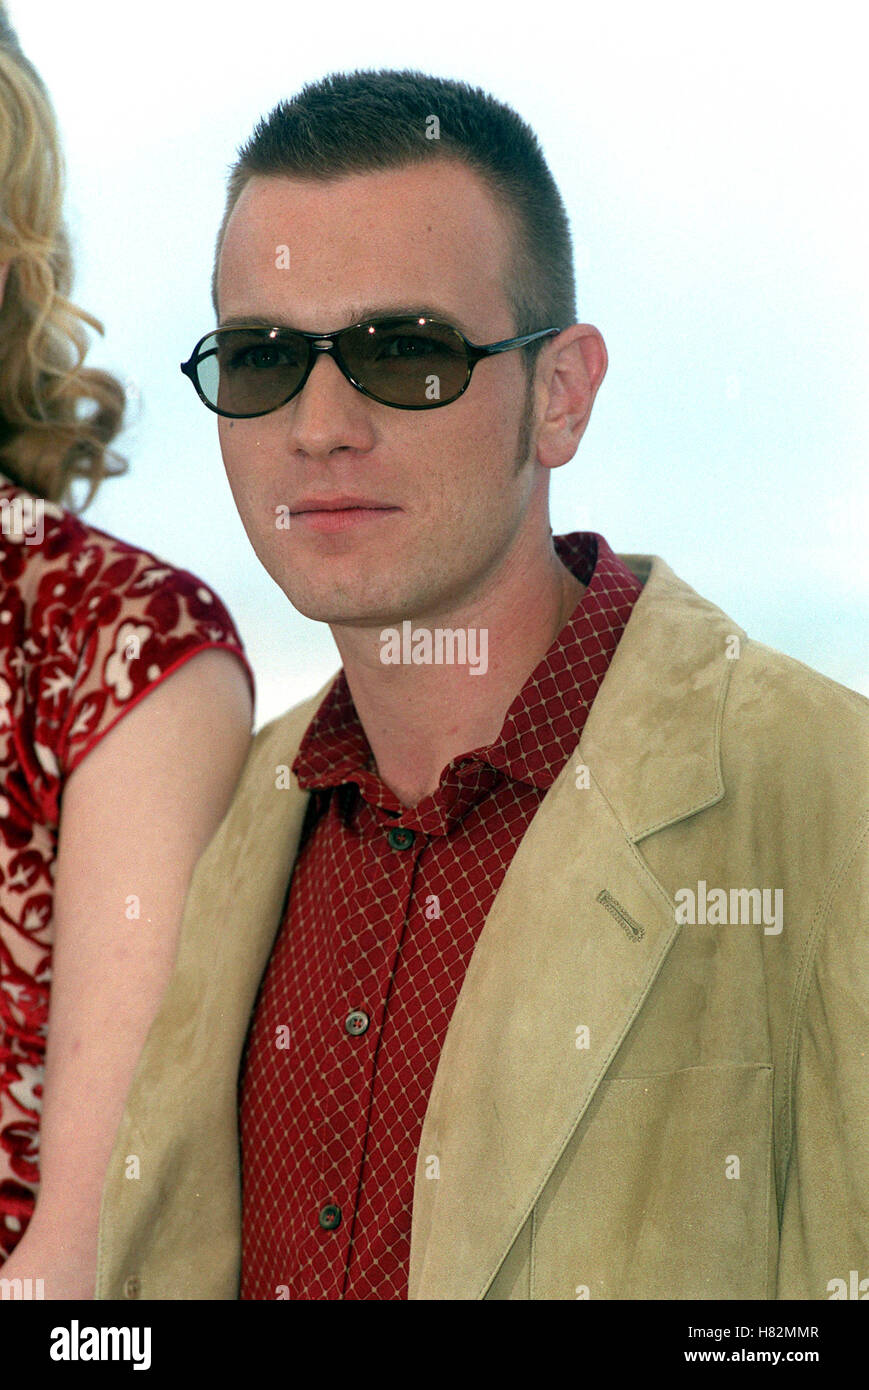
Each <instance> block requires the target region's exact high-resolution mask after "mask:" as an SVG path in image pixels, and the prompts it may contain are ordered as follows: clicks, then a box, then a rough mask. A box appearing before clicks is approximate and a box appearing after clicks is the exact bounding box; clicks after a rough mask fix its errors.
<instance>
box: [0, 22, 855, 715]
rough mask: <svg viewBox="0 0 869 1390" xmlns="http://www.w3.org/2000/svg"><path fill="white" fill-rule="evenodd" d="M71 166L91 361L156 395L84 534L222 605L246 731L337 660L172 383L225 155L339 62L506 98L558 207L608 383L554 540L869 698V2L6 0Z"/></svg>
mask: <svg viewBox="0 0 869 1390" xmlns="http://www.w3.org/2000/svg"><path fill="white" fill-rule="evenodd" d="M9 10H10V13H11V17H12V19H13V22H14V23H15V24H16V26H17V28H18V31H19V36H20V38H21V41H22V45H23V47H24V48H25V51H26V52H27V53H28V55H29V56H30V58H31V59H32V61H33V62H34V63H35V65H36V66H37V68H38V69H39V70H40V72H41V73H42V76H43V78H44V79H45V81H46V83H47V84H48V86H49V89H50V91H51V93H52V96H53V99H54V103H55V106H56V109H57V113H58V118H59V121H60V126H61V131H62V135H63V139H64V144H65V150H66V157H67V167H68V199H67V207H68V220H69V223H70V227H71V231H72V233H73V237H74V246H75V250H76V256H77V276H76V285H75V290H74V294H75V298H76V299H77V301H78V302H79V303H80V304H82V305H83V306H84V307H85V308H87V309H89V310H90V311H91V312H92V313H94V314H96V315H97V317H99V318H101V319H102V320H103V322H104V324H105V326H106V336H105V338H104V339H102V340H97V341H96V342H95V343H94V349H93V351H92V353H91V356H90V358H89V361H91V362H92V363H93V364H95V365H101V366H105V367H108V368H110V369H111V370H113V371H116V372H117V373H118V374H119V375H121V376H122V377H126V378H130V379H131V380H132V381H133V382H134V383H135V384H136V386H137V387H138V389H139V391H140V393H141V407H140V410H139V414H138V420H137V422H136V424H135V426H134V427H133V428H132V429H130V430H129V431H128V432H127V433H126V434H125V436H124V437H123V439H122V440H121V441H120V445H119V447H120V448H121V449H122V451H124V452H125V453H126V454H127V455H128V457H129V458H130V463H131V467H130V471H129V473H128V474H127V475H126V476H125V477H124V478H123V479H118V480H117V481H111V482H108V483H106V484H105V486H104V488H103V489H102V491H101V493H100V495H99V496H98V498H97V501H96V502H95V504H94V505H93V507H92V508H90V509H89V510H88V512H87V513H86V514H85V519H86V520H88V521H90V523H91V524H92V525H95V526H98V527H101V528H102V529H104V530H107V531H110V532H113V533H115V534H117V535H120V536H122V537H123V538H124V539H126V540H129V541H131V542H133V543H134V544H137V545H140V546H142V547H144V548H145V549H149V550H152V551H154V552H156V553H157V554H158V555H160V556H161V557H164V558H165V559H167V560H169V561H171V562H172V563H174V564H176V565H179V566H181V567H183V568H186V569H190V570H193V571H194V573H197V574H198V575H200V576H201V577H202V578H203V579H204V580H205V581H206V582H207V583H209V584H210V585H211V586H213V587H214V588H215V589H216V590H217V592H218V593H219V594H220V596H221V597H222V598H223V600H224V602H225V603H226V604H227V606H228V607H229V609H230V611H231V612H232V615H233V617H234V619H235V621H236V623H237V625H238V627H239V629H240V631H241V634H242V637H243V639H244V641H245V644H246V646H247V648H248V653H249V656H250V658H251V661H252V664H253V667H254V671H255V674H256V677H257V683H258V698H257V714H256V722H257V725H258V726H259V725H261V724H262V723H264V722H265V721H266V720H267V719H270V718H272V717H273V716H275V715H276V714H278V713H280V712H281V711H282V710H284V709H286V708H288V707H289V706H290V705H291V704H293V703H295V702H296V701H298V700H300V699H302V698H303V697H304V696H306V695H308V694H311V693H313V692H314V691H315V690H316V689H317V688H318V687H319V686H320V685H321V684H322V683H323V682H324V681H325V680H326V679H327V677H328V676H329V675H330V674H331V673H332V672H333V671H335V670H337V669H338V666H339V665H340V659H339V657H338V653H337V650H336V648H335V646H334V643H333V641H332V638H331V634H330V632H329V629H328V627H326V626H325V625H324V624H318V623H315V622H312V621H310V620H309V619H307V618H304V617H302V616H301V614H298V613H297V612H296V611H295V610H294V609H293V608H292V607H291V605H290V604H289V602H288V600H287V599H286V598H285V597H284V595H283V594H282V593H281V591H280V590H279V589H278V588H277V586H276V585H275V584H274V583H273V581H272V580H271V579H270V578H269V576H268V575H267V574H266V572H265V570H263V569H262V567H261V566H260V564H259V561H258V560H257V559H256V556H255V555H254V553H253V550H252V549H251V547H250V544H249V542H248V540H247V537H246V536H245V533H244V531H243V529H242V526H241V522H240V521H239V519H238V516H237V514H236V511H235V506H234V503H233V500H232V496H231V494H230V492H229V488H228V485H227V483H226V480H225V476H224V472H223V466H222V463H221V459H220V451H219V448H218V441H217V426H216V417H215V416H213V415H211V414H210V413H208V412H206V410H205V409H204V407H203V406H202V405H201V404H200V402H199V401H198V400H197V399H196V397H195V396H194V393H193V390H192V388H191V386H190V383H189V382H188V381H186V380H185V379H184V378H183V377H182V375H181V373H180V372H179V370H178V363H179V362H181V361H182V359H184V358H186V357H187V356H188V355H189V353H190V350H191V348H192V347H193V344H194V342H195V341H196V339H197V338H199V337H200V336H201V335H202V334H203V333H205V332H207V331H208V330H209V329H210V328H211V327H213V325H214V318H213V311H212V308H211V304H210V299H209V278H210V273H211V258H212V251H213V246H214V238H215V234H216V231H217V227H218V224H219V221H220V216H221V212H222V207H223V197H224V188H225V178H226V174H227V171H228V166H229V164H230V163H231V162H232V160H233V158H234V155H235V152H236V149H237V147H238V145H239V144H240V143H241V142H242V141H243V140H245V139H246V138H247V137H248V135H249V134H250V132H251V130H252V128H253V125H254V123H255V121H256V120H257V119H258V117H259V116H260V115H261V114H264V113H266V112H267V111H268V110H269V109H270V108H271V107H272V106H273V105H274V104H275V103H276V102H277V101H278V100H280V99H281V98H282V97H286V96H290V95H292V94H293V93H294V92H295V91H297V90H298V89H299V88H300V87H301V86H302V85H303V84H304V83H305V82H307V81H311V80H314V79H316V78H318V77H320V76H322V75H324V74H325V73H327V72H330V71H334V70H338V69H344V70H347V69H352V68H357V67H416V68H420V69H422V70H423V71H425V72H429V73H433V74H435V75H438V76H446V77H456V78H462V79H465V80H467V81H470V82H473V83H474V84H477V85H480V86H483V87H485V88H486V89H487V90H489V91H491V92H492V93H493V94H494V95H495V96H497V97H499V98H501V99H502V100H506V101H507V102H509V103H510V104H511V105H513V106H515V108H516V109H517V110H518V111H519V112H520V114H521V115H523V116H524V117H525V119H526V120H528V121H529V122H530V124H531V125H532V127H533V128H534V129H535V130H536V131H537V134H538V136H539V137H540V139H541V142H542V144H543V148H544V151H545V153H546V155H547V158H548V160H549V163H550V167H551V168H552V170H553V173H554V175H555V178H556V181H557V182H558V184H559V186H560V188H561V190H562V193H563V196H564V198H565V201H566V204H567V207H568V210H569V212H570V216H571V220H572V225H573V232H574V241H575V249H576V261H577V273H578V281H579V305H580V318H581V319H582V320H583V321H588V322H592V323H595V324H596V325H597V326H598V327H599V328H600V329H601V331H602V333H603V335H604V338H605V340H606V342H607V346H608V349H609V354H610V368H609V373H608V375H607V378H606V380H605V381H604V384H603V386H602V388H601V391H600V394H599V396H598V400H597V403H596V405H595V409H594V414H593V416H592V420H591V423H590V425H589V428H588V430H587V432H586V435H585V438H584V440H583V441H582V443H581V444H580V448H579V451H578V453H577V455H576V457H575V458H574V459H573V460H572V462H571V463H569V464H567V465H566V466H565V467H564V468H562V469H558V470H555V471H554V473H553V477H552V486H551V500H552V507H551V512H552V527H553V531H554V532H555V533H556V534H558V533H560V532H564V531H576V530H597V531H600V532H602V533H603V535H605V536H606V538H607V539H608V541H609V542H610V544H611V545H612V546H613V547H614V549H616V550H620V551H622V552H641V553H654V554H658V555H661V556H662V557H663V558H664V559H665V560H666V561H667V562H668V564H670V565H671V567H672V568H673V569H675V570H676V572H677V574H679V575H680V576H681V577H682V578H683V579H685V580H686V581H687V582H688V583H690V584H692V585H693V586H694V588H696V589H697V590H698V591H699V592H700V593H701V594H703V595H704V596H705V597H707V598H710V599H712V600H713V601H714V602H716V603H718V604H719V605H720V606H721V607H722V608H724V609H725V611H727V612H728V613H729V614H730V615H731V616H732V617H733V618H734V620H735V621H736V622H737V623H739V624H740V625H741V626H742V627H744V628H745V629H746V630H747V631H748V633H749V634H750V635H751V636H753V637H755V638H756V639H758V640H760V641H762V642H765V643H767V644H768V645H770V646H773V647H777V648H779V649H780V650H782V651H785V652H787V653H789V654H790V655H792V656H794V657H797V658H798V659H799V660H801V661H803V662H806V663H807V664H808V665H810V666H813V667H815V668H816V669H818V670H820V671H823V672H824V673H825V674H826V675H829V676H831V677H832V678H833V679H835V680H837V681H840V682H842V683H843V684H845V685H849V686H852V687H854V688H856V689H859V690H862V691H863V692H864V693H866V694H869V660H867V624H866V612H867V597H869V580H867V573H866V563H865V560H866V549H867V548H866V540H865V537H866V529H867V517H869V508H867V491H866V483H865V477H866V467H867V436H869V429H867V423H869V419H867V417H869V411H867V380H869V373H867V367H869V352H867V301H869V270H867V264H869V256H867V248H869V217H867V203H869V198H867V177H866V173H867V169H866V165H867V160H866V150H865V137H866V131H867V129H869V96H867V85H869V84H867V81H866V67H865V54H866V29H867V27H869V26H867V24H866V22H865V21H864V19H863V15H864V14H865V13H866V10H865V7H864V6H863V5H862V4H858V3H856V0H854V3H844V2H843V0H832V3H827V4H826V5H824V6H823V7H817V6H814V5H813V6H809V5H808V4H803V3H790V4H784V3H779V0H755V3H753V4H745V3H729V4H727V5H716V6H714V7H713V6H712V5H709V4H707V3H703V0H694V3H692V4H687V3H675V2H674V0H671V2H670V3H659V2H656V3H639V0H636V2H634V3H627V2H626V0H621V2H619V0H616V2H615V3H612V2H611V0H607V3H603V2H602V0H596V3H594V4H587V3H585V0H571V3H563V0H557V3H555V4H554V5H552V4H550V5H548V6H540V7H537V6H534V5H532V4H529V3H528V2H527V0H525V3H524V4H521V5H518V4H517V5H514V4H503V3H500V0H498V2H493V0H471V3H468V0H464V2H463V3H457V2H456V0H438V3H435V4H433V5H432V4H424V3H420V4H411V3H408V0H398V3H395V2H394V0H389V2H388V3H382V0H381V3H378V0H370V3H368V4H365V5H359V4H358V3H357V2H356V0H353V3H348V0H331V3H328V4H313V5H312V4H297V3H287V0H259V3H257V4H256V5H251V6H246V5H244V4H240V3H237V0H233V3H227V0H186V2H185V0H173V2H172V3H170V2H169V0H149V3H148V4H145V5H120V4H118V3H117V0H77V3H75V4H73V5H71V4H68V3H66V0H9Z"/></svg>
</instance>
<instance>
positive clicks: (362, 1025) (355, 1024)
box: [344, 1009, 370, 1038]
mask: <svg viewBox="0 0 869 1390" xmlns="http://www.w3.org/2000/svg"><path fill="white" fill-rule="evenodd" d="M369 1022H370V1019H369V1017H368V1015H367V1013H366V1012H365V1010H364V1009H354V1010H353V1012H352V1013H349V1014H348V1015H347V1017H346V1018H345V1020H344V1032H345V1033H349V1034H350V1036H351V1037H352V1038H358V1037H360V1035H361V1034H362V1033H364V1032H365V1031H366V1030H367V1028H368V1024H369Z"/></svg>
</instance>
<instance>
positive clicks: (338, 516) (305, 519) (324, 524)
mask: <svg viewBox="0 0 869 1390" xmlns="http://www.w3.org/2000/svg"><path fill="white" fill-rule="evenodd" d="M400 510H401V508H400V507H390V506H385V505H382V504H380V503H376V502H364V503H363V502H351V503H342V504H338V505H335V504H334V503H329V504H324V503H320V504H319V505H317V506H312V505H304V506H302V507H300V508H299V509H295V508H294V509H293V510H292V511H291V516H292V518H293V522H294V523H295V524H296V525H298V524H301V525H302V526H304V527H305V529H306V530H310V531H347V530H349V529H350V528H352V527H357V526H365V525H368V524H370V523H372V522H377V521H380V520H381V519H382V518H383V517H386V516H389V515H391V514H393V513H396V512H399V511H400Z"/></svg>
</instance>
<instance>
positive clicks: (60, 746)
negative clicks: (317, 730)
mask: <svg viewBox="0 0 869 1390" xmlns="http://www.w3.org/2000/svg"><path fill="white" fill-rule="evenodd" d="M0 595H2V597H0V685H2V684H3V683H4V682H5V684H6V686H7V690H8V698H10V699H11V702H12V706H13V708H15V707H17V708H18V712H19V715H20V717H22V718H25V717H26V720H27V723H28V724H29V725H30V728H31V730H32V732H33V734H34V737H35V739H36V743H37V745H38V747H39V749H40V750H41V752H42V758H41V760H42V761H45V760H46V759H47V760H48V762H49V766H50V770H51V771H52V772H55V773H63V772H66V773H68V772H69V771H71V770H72V768H73V767H74V766H76V765H77V764H78V762H79V761H80V759H81V757H82V756H84V754H85V753H86V752H87V751H89V749H90V748H91V747H93V746H94V743H95V742H96V741H97V739H98V738H99V737H100V736H101V735H102V734H103V733H105V732H106V731H107V730H108V728H110V727H111V726H112V725H113V724H114V723H116V722H117V720H118V719H119V718H121V717H122V715H123V713H124V712H125V711H126V710H127V709H130V708H132V707H133V705H135V704H136V703H138V701H139V700H140V699H142V698H143V696H144V695H146V694H147V693H148V691H149V690H151V689H152V688H154V687H155V686H156V685H157V684H159V682H160V681H161V680H163V679H164V678H165V677H166V676H167V675H169V674H170V673H171V672H172V671H174V670H175V669H176V668H177V667H178V666H180V665H181V664H182V663H183V662H185V661H187V660H188V659H189V658H190V657H192V656H194V655H196V653H198V652H199V651H203V650H206V649H209V648H225V649H227V650H228V651H230V652H233V653H235V654H236V655H237V656H238V657H239V659H240V660H241V662H242V664H243V666H244V668H245V673H246V676H247V679H248V683H249V685H250V687H251V691H252V692H253V677H252V674H251V671H250V667H249V665H248V663H247V660H246V658H245V656H244V648H243V644H242V641H241V638H240V636H239V633H238V631H237V629H236V627H235V624H234V622H233V620H232V618H231V616H230V614H229V612H228V610H227V609H226V607H225V605H224V604H223V602H222V601H221V599H220V597H219V595H218V594H217V593H215V591H214V590H213V589H212V588H211V587H210V586H209V585H208V584H206V583H205V582H204V581H203V580H202V579H201V578H200V577H199V576H198V575H196V574H193V573H192V572H191V571H189V570H185V569H181V568H179V567H178V566H177V565H173V564H170V563H169V562H167V561H165V560H163V559H161V558H160V557H159V556H157V555H155V554H154V553H153V552H151V551H149V550H146V549H144V548H143V547H141V546H137V545H133V544H131V543H130V542H128V541H125V540H122V539H120V538H119V537H117V536H113V535H110V534H109V533H108V532H106V531H102V530H100V529H99V527H95V526H91V525H90V524H89V523H87V522H85V521H83V520H82V519H81V518H80V517H78V516H76V515H75V514H74V513H72V512H71V511H69V510H68V509H67V508H65V507H62V506H59V505H57V504H55V503H51V502H45V501H43V500H42V499H41V498H36V497H33V496H32V495H31V494H29V493H27V492H26V491H25V490H24V489H23V488H20V487H18V486H16V485H14V484H12V483H9V482H8V481H7V480H5V479H4V478H2V476H0ZM0 693H2V692H0ZM16 697H17V698H16ZM49 750H50V753H51V756H49Z"/></svg>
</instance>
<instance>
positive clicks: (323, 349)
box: [180, 314, 564, 420]
mask: <svg viewBox="0 0 869 1390" xmlns="http://www.w3.org/2000/svg"><path fill="white" fill-rule="evenodd" d="M408 322H413V323H416V324H419V325H420V326H422V325H423V323H425V324H431V325H432V326H433V327H435V328H448V329H450V331H451V332H453V333H455V335H456V337H457V338H458V339H460V341H461V342H462V344H463V345H464V349H465V355H466V357H467V360H468V371H467V376H466V377H465V380H464V384H463V385H462V388H461V390H460V391H457V392H456V393H455V395H452V396H450V397H449V398H448V399H447V400H443V401H442V400H436V401H427V402H426V404H425V405H397V404H396V403H395V402H394V401H385V400H384V399H383V398H382V396H376V395H375V394H374V392H373V391H369V390H368V388H367V387H365V386H363V385H362V383H361V382H360V381H357V380H356V378H355V377H354V376H353V373H352V372H351V371H350V368H349V367H348V366H347V363H346V362H345V361H344V359H343V357H342V356H341V349H340V346H339V344H340V341H341V338H342V337H343V336H344V334H345V333H352V332H354V331H356V330H357V329H360V328H368V327H369V326H371V327H374V328H389V327H393V326H396V325H399V324H402V323H408ZM254 329H257V330H259V331H260V332H261V333H262V334H263V335H264V338H268V337H269V336H272V337H274V336H275V335H278V334H281V335H286V334H292V335H293V336H294V337H295V338H302V339H304V341H305V342H306V343H307V345H308V361H307V365H306V366H305V370H304V372H303V373H302V378H301V380H300V382H299V384H298V386H297V387H296V388H295V389H294V390H293V391H291V392H290V394H289V395H288V396H285V397H284V399H283V400H282V401H279V402H278V403H277V405H272V406H269V408H268V410H256V411H254V412H253V413H252V414H250V415H239V414H235V413H234V412H232V411H228V410H220V409H219V408H218V407H217V406H216V405H214V404H213V402H212V401H210V400H209V399H208V397H207V396H206V395H205V393H204V391H203V390H202V387H201V386H200V384H199V374H198V367H199V363H200V361H203V360H204V357H205V356H210V355H211V354H210V353H209V354H203V356H202V357H200V356H199V350H200V348H201V347H202V345H203V343H205V342H207V341H208V339H209V338H213V337H215V336H216V335H217V334H219V333H233V332H238V331H242V332H243V331H245V330H248V331H253V330H254ZM563 331H564V330H563V329H561V328H541V329H539V330H538V331H537V332H536V333H525V334H523V335H522V337H520V338H503V339H502V340H501V342H498V343H472V342H470V341H469V340H468V339H467V338H466V337H465V335H464V334H463V333H461V332H459V330H458V328H456V327H455V326H454V325H453V324H451V323H446V322H445V321H444V320H443V319H435V318H430V317H429V316H428V314H398V315H390V316H388V317H384V318H374V319H363V320H362V322H361V323H351V324H348V325H347V327H346V328H338V329H336V330H335V332H334V333H303V332H302V331H301V329H296V328H285V327H284V328H282V327H280V326H279V325H275V326H274V327H271V328H270V327H267V326H266V325H265V324H263V323H249V324H245V323H233V324H227V325H226V327H224V328H212V330H211V332H210V333H204V334H203V336H202V337H201V338H200V339H199V342H198V343H197V344H196V346H195V348H194V349H193V351H192V352H191V354H190V356H189V357H188V359H187V361H186V362H182V363H181V364H180V365H181V370H182V372H183V373H184V375H185V376H186V377H189V378H190V380H191V381H192V383H193V386H194V389H195V391H196V394H197V396H198V397H199V399H200V400H201V401H202V404H203V405H204V406H207V407H208V409H209V410H211V411H213V412H214V414H215V415H222V416H223V417H224V418H225V419H228V420H255V419H259V417H260V416H262V415H271V414H272V413H273V412H274V411H275V410H280V409H282V407H283V406H285V405H287V404H288V402H289V401H291V400H293V398H294V397H295V396H297V395H298V394H299V392H300V391H302V390H303V389H304V387H305V384H306V382H307V380H308V377H309V376H310V375H311V372H312V371H313V370H314V364H315V363H316V361H317V358H318V355H319V354H320V353H325V354H326V356H327V357H331V358H332V360H333V361H334V362H335V364H336V366H337V367H338V369H339V371H340V372H341V373H342V375H343V376H345V377H346V378H347V380H348V381H349V382H350V385H351V386H353V387H355V388H356V390H357V391H361V393H362V395H363V396H368V397H369V398H370V399H371V400H372V401H377V403H378V405H387V406H389V407H390V409H392V410H436V409H438V407H440V406H444V405H452V403H453V401H457V400H458V399H459V396H462V395H464V393H465V391H467V389H468V386H469V385H470V382H471V376H472V374H473V371H474V368H475V367H476V365H477V363H478V362H480V361H482V359H483V358H484V357H494V356H495V354H496V353H499V352H510V351H511V350H512V349H513V348H521V347H525V346H527V344H528V343H533V342H535V341H536V340H537V339H538V338H551V337H554V336H555V334H557V333H562V332H563Z"/></svg>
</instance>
